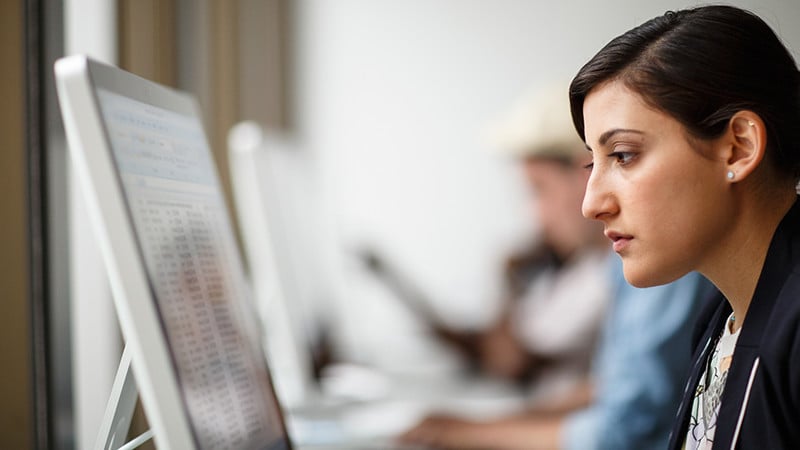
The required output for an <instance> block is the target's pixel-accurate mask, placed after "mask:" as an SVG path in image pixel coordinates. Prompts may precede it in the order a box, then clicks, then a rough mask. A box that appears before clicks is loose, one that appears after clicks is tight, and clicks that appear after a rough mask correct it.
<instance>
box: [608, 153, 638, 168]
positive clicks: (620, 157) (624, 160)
mask: <svg viewBox="0 0 800 450" xmlns="http://www.w3.org/2000/svg"><path fill="white" fill-rule="evenodd" d="M608 156H610V157H612V158H615V159H616V160H617V163H619V164H620V165H623V166H624V165H626V164H629V163H630V162H631V161H633V159H634V158H635V157H636V154H635V153H632V152H613V153H611V154H610V155H608Z"/></svg>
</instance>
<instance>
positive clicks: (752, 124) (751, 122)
mask: <svg viewBox="0 0 800 450" xmlns="http://www.w3.org/2000/svg"><path fill="white" fill-rule="evenodd" d="M747 124H748V125H750V126H751V127H754V126H756V123H755V122H753V121H752V120H748V121H747Z"/></svg>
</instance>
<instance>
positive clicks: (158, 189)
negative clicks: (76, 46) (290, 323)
mask: <svg viewBox="0 0 800 450" xmlns="http://www.w3.org/2000/svg"><path fill="white" fill-rule="evenodd" d="M55 73H56V83H57V91H58V98H59V104H60V107H61V113H62V117H63V121H64V125H65V130H66V134H67V139H68V142H69V147H70V154H71V158H72V160H73V163H74V166H75V172H76V177H77V179H78V181H79V183H80V185H81V189H82V191H83V193H84V195H85V197H86V200H87V204H88V210H89V214H90V220H91V222H92V224H93V227H94V230H95V232H96V235H97V240H98V242H99V245H100V248H101V252H102V254H103V258H104V261H105V265H106V268H107V271H108V276H109V280H110V283H111V287H112V293H113V298H114V302H115V307H116V310H117V315H118V319H119V322H120V326H121V329H122V333H123V337H124V339H125V342H126V353H128V354H129V355H130V360H131V366H132V370H133V375H134V376H135V380H136V385H137V387H138V391H139V395H140V398H141V402H142V406H143V408H144V411H145V414H146V416H147V419H148V422H149V424H150V427H151V431H152V435H153V438H154V440H155V444H156V446H157V447H158V448H164V449H231V450H234V449H236V450H242V449H265V450H283V449H293V448H298V447H297V446H295V444H296V443H294V442H293V440H292V439H291V438H290V435H289V433H288V432H287V425H286V420H285V416H284V411H283V408H282V405H281V404H280V402H279V400H278V398H277V397H276V395H275V389H274V388H273V384H272V380H271V377H270V371H269V369H268V365H267V360H266V357H265V352H264V351H263V347H262V336H263V332H262V327H261V323H260V322H259V320H258V314H257V313H256V311H255V306H254V302H253V301H252V300H251V294H250V292H249V289H248V288H247V284H246V282H245V276H244V271H243V267H242V261H241V255H240V254H239V250H238V248H237V245H236V241H235V238H234V234H233V229H232V225H231V223H230V220H229V215H228V208H227V205H226V203H225V200H224V197H223V195H222V191H221V188H220V182H219V177H218V173H217V169H216V167H215V165H214V162H213V159H212V157H211V153H210V151H209V145H208V141H207V138H206V135H205V132H204V130H203V126H202V120H201V116H200V112H199V108H198V105H197V102H196V101H195V99H194V98H193V97H192V96H191V95H188V94H187V93H184V92H180V91H177V90H173V89H170V88H167V87H164V86H161V85H158V84H156V83H153V82H150V81H148V80H145V79H143V78H140V77H137V76H135V75H133V74H130V73H128V72H125V71H123V70H120V69H118V68H115V67H113V66H109V65H105V64H102V63H99V62H96V61H93V60H92V59H89V58H87V57H85V56H69V57H66V58H62V59H61V60H59V61H57V62H56V65H55ZM312 423H313V424H315V425H314V426H317V427H320V428H319V429H318V430H316V431H315V432H313V433H311V434H310V435H311V436H315V435H316V436H326V433H327V435H328V436H330V435H332V434H331V433H329V432H327V431H326V430H325V429H324V424H325V422H324V421H317V422H312ZM312 431H314V430H312ZM378 442H379V441H378V440H371V441H369V442H344V441H342V442H331V441H329V442H318V444H320V445H315V446H313V448H389V447H391V446H393V445H392V444H391V443H390V442H391V441H390V440H387V441H385V442H382V443H378ZM309 447H312V446H309ZM303 448H305V447H303Z"/></svg>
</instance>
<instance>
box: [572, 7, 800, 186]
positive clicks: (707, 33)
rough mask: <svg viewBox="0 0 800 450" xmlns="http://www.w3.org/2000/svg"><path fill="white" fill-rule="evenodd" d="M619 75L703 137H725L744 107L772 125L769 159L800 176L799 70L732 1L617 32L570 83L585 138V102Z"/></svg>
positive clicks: (670, 14) (767, 30) (764, 28)
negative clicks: (734, 117)
mask: <svg viewBox="0 0 800 450" xmlns="http://www.w3.org/2000/svg"><path fill="white" fill-rule="evenodd" d="M610 80H620V81H622V82H623V83H624V84H625V85H626V86H627V87H628V88H629V89H631V90H632V91H634V92H636V93H638V94H639V95H641V96H642V98H643V99H644V100H645V102H647V103H648V104H650V105H651V106H653V107H655V108H656V109H659V110H661V111H663V112H665V113H667V114H669V115H670V116H672V117H674V118H675V119H676V120H677V121H678V122H680V123H681V124H682V125H683V126H684V127H686V129H687V130H688V132H689V133H690V134H691V135H692V136H694V137H696V138H700V139H713V138H715V137H719V136H720V135H721V134H722V133H723V132H724V130H725V127H726V125H727V124H728V122H729V120H730V118H731V117H732V116H733V115H734V114H735V113H736V112H737V111H740V110H744V109H746V110H750V111H753V112H754V113H756V114H758V115H759V116H760V117H761V119H762V120H763V121H764V123H765V124H766V129H767V150H766V151H767V155H768V156H767V159H768V160H771V163H772V164H773V165H774V166H775V167H776V168H777V169H778V170H779V171H781V172H782V173H785V174H786V175H788V176H791V177H793V179H794V180H795V181H796V180H797V179H798V178H800V151H798V145H800V72H798V70H797V65H796V64H795V61H794V59H793V58H792V55H791V54H790V53H789V52H788V50H786V48H785V47H784V46H783V44H782V43H781V41H780V39H779V38H778V37H777V36H776V35H775V33H774V32H773V31H772V29H771V28H770V27H769V25H767V24H766V23H765V22H764V21H763V20H761V19H760V18H759V17H758V16H756V15H755V14H753V13H751V12H748V11H745V10H742V9H739V8H735V7H732V6H703V7H698V8H694V9H686V10H681V11H669V12H667V13H666V14H664V15H662V16H659V17H656V18H654V19H651V20H649V21H647V22H645V23H644V24H642V25H640V26H638V27H636V28H634V29H632V30H630V31H628V32H626V33H625V34H623V35H621V36H619V37H617V38H615V39H614V40H612V41H611V42H609V43H608V44H606V46H605V47H603V49H602V50H600V51H599V52H598V53H597V54H596V55H595V56H594V57H593V58H592V59H591V60H590V61H589V62H588V63H586V65H584V66H583V67H582V68H581V70H580V71H579V72H578V74H577V75H576V76H575V79H573V81H572V84H571V85H570V90H569V97H570V107H571V109H572V120H573V123H574V124H575V128H576V129H577V130H578V134H580V136H581V138H582V139H583V140H584V141H585V140H586V136H585V133H584V118H583V103H584V101H585V100H586V96H587V95H588V94H589V92H590V91H591V90H592V89H594V88H595V87H597V86H598V85H600V84H602V83H604V82H606V81H610Z"/></svg>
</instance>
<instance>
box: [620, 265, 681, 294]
mask: <svg viewBox="0 0 800 450" xmlns="http://www.w3.org/2000/svg"><path fill="white" fill-rule="evenodd" d="M622 271H623V274H624V275H625V281H627V282H628V284H630V285H631V286H634V287H637V288H648V287H653V286H661V285H664V284H667V283H671V282H673V281H675V280H677V279H678V278H680V277H681V275H677V276H676V275H675V274H673V273H670V272H668V271H665V270H659V269H657V268H654V267H644V266H643V265H642V264H636V263H634V262H633V261H626V259H625V258H622Z"/></svg>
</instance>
